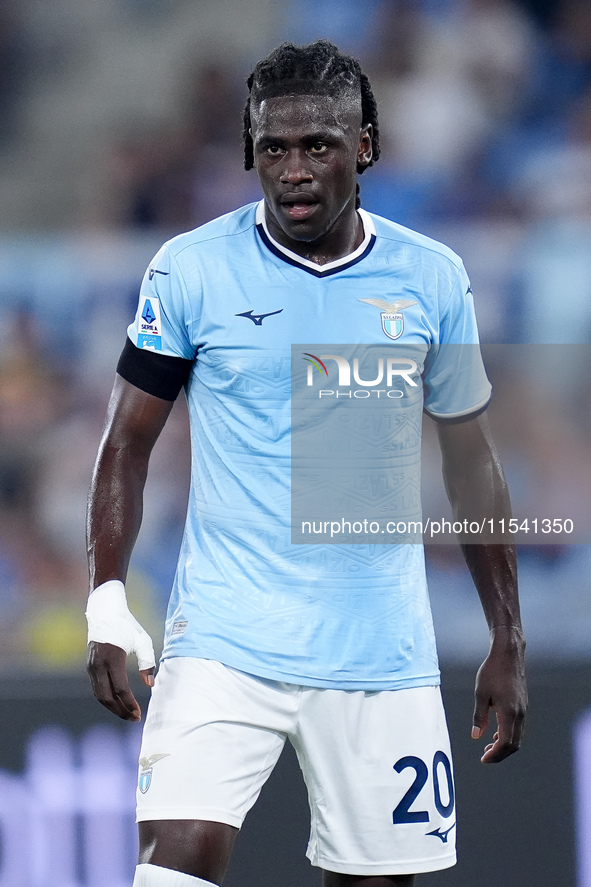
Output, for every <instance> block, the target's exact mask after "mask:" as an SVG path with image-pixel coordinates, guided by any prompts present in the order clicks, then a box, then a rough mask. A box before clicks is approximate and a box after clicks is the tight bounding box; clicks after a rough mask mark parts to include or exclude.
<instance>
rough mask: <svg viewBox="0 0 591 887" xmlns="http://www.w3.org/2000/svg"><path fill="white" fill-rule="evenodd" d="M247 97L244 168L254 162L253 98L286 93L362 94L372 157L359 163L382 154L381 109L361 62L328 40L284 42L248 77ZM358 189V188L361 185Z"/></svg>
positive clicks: (270, 96)
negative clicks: (305, 43) (379, 115)
mask: <svg viewBox="0 0 591 887" xmlns="http://www.w3.org/2000/svg"><path fill="white" fill-rule="evenodd" d="M246 84H247V86H248V91H249V95H248V99H247V101H246V107H245V108H244V131H243V137H244V168H245V169H252V168H253V166H254V150H253V143H252V136H251V134H250V130H251V126H252V123H251V117H250V107H251V102H252V101H255V102H261V101H263V99H268V98H272V97H275V96H283V95H328V96H331V97H333V98H342V97H347V96H349V95H350V96H351V98H352V99H353V100H358V99H359V98H361V125H362V126H367V125H368V124H371V126H372V127H373V134H372V139H371V146H372V159H371V160H370V162H369V163H368V164H367V165H366V166H361V165H359V164H358V165H357V172H358V173H360V174H361V173H362V172H363V171H364V170H365V169H367V167H368V166H372V165H373V164H374V163H375V162H376V160H378V159H379V156H380V133H379V129H378V109H377V105H376V100H375V98H374V95H373V92H372V90H371V86H370V83H369V80H368V78H367V75H366V74H364V73H363V71H362V70H361V67H360V65H359V62H358V61H357V60H356V59H354V58H352V57H351V56H348V55H344V54H343V53H342V52H340V50H339V49H338V48H337V47H336V46H335V45H334V43H330V41H328V40H316V41H315V42H314V43H309V44H308V45H307V46H296V45H295V44H294V43H282V44H281V46H279V47H278V48H277V49H274V50H273V52H272V53H271V54H270V55H268V56H267V58H265V59H263V60H262V61H260V62H259V63H258V64H257V65H256V66H255V68H254V70H253V72H252V74H251V75H250V77H249V78H248V80H247V81H246ZM358 190H359V188H358Z"/></svg>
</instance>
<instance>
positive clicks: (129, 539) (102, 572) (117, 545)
mask: <svg viewBox="0 0 591 887" xmlns="http://www.w3.org/2000/svg"><path fill="white" fill-rule="evenodd" d="M146 474H147V460H146V463H145V465H143V464H142V460H139V459H138V458H137V455H135V454H134V453H133V451H132V448H131V447H130V446H129V445H128V446H124V447H117V446H113V445H112V444H111V443H109V441H108V439H107V440H104V441H103V443H102V444H101V449H100V451H99V455H98V458H97V462H96V466H95V470H94V474H93V478H92V484H91V488H90V495H89V500H88V517H87V553H88V569H89V576H90V588H91V590H92V589H93V588H96V587H97V586H99V585H101V584H102V583H103V582H107V581H108V580H109V579H120V580H121V581H122V582H125V578H126V576H127V569H128V566H129V560H130V558H131V553H132V551H133V546H134V544H135V541H136V538H137V535H138V532H139V529H140V525H141V520H142V503H143V489H144V484H145V479H146Z"/></svg>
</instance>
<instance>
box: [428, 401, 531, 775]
mask: <svg viewBox="0 0 591 887" xmlns="http://www.w3.org/2000/svg"><path fill="white" fill-rule="evenodd" d="M437 431H438V435H439V443H440V446H441V453H442V458H443V476H444V480H445V487H446V490H447V494H448V497H449V500H450V502H451V505H452V509H453V512H454V518H455V519H457V520H464V519H466V518H467V519H469V520H477V521H479V522H480V521H481V520H482V519H484V518H486V519H487V520H488V519H489V518H493V519H494V520H495V524H494V526H498V519H499V518H505V519H506V521H507V522H508V519H509V518H510V516H511V504H510V501H509V494H508V491H507V484H506V481H505V477H504V474H503V469H502V467H501V464H500V461H499V458H498V455H497V452H496V450H495V447H494V443H493V441H492V438H491V434H490V429H489V426H488V419H487V418H486V415H481V416H479V417H477V418H475V419H469V420H468V421H466V422H461V423H457V424H438V426H437ZM460 544H461V548H462V553H463V555H464V558H465V560H466V564H467V565H468V568H469V570H470V573H471V575H472V578H473V580H474V584H475V585H476V589H477V591H478V594H479V596H480V600H481V603H482V607H483V610H484V614H485V617H486V621H487V624H488V627H489V630H490V650H489V653H488V656H487V658H486V660H485V661H484V663H483V664H482V665H481V667H480V669H479V671H478V674H477V677H476V688H475V709H474V722H473V723H474V727H473V730H472V736H473V737H474V738H475V739H479V738H480V737H481V736H482V734H483V733H484V731H485V729H486V727H487V724H488V718H489V711H490V709H493V710H494V711H495V713H496V718H497V732H496V733H495V737H494V741H493V742H492V743H491V744H490V745H488V746H487V747H486V749H485V753H484V755H483V757H482V761H483V763H494V762H498V761H502V760H503V759H504V758H506V757H508V756H509V755H511V754H513V753H514V752H516V751H517V749H518V748H519V746H520V743H521V738H522V734H523V726H524V718H525V711H526V708H527V690H526V685H525V675H524V650H525V641H524V638H523V631H522V627H521V616H520V612H519V598H518V592H517V561H516V556H515V547H514V545H513V544H512V543H510V542H508V541H499V542H494V543H484V542H483V543H476V544H470V543H468V542H465V541H461V543H460Z"/></svg>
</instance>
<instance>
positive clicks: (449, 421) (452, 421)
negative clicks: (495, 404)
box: [423, 394, 492, 425]
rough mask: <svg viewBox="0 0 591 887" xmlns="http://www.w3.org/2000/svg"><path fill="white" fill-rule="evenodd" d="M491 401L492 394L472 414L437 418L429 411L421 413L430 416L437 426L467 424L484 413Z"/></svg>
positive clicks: (424, 410)
mask: <svg viewBox="0 0 591 887" xmlns="http://www.w3.org/2000/svg"><path fill="white" fill-rule="evenodd" d="M491 400H492V394H491V396H490V397H489V399H488V400H487V402H486V403H485V404H484V405H483V406H481V407H479V408H478V409H477V410H474V411H473V412H472V413H463V414H462V415H461V416H451V417H449V416H437V415H435V414H434V413H430V412H429V410H426V409H423V412H424V413H426V414H427V416H430V417H431V419H433V420H434V421H435V422H437V424H438V425H461V424H462V422H469V421H470V419H476V418H477V417H478V416H481V415H482V413H484V412H485V411H486V410H487V409H488V407H489V405H490V402H491Z"/></svg>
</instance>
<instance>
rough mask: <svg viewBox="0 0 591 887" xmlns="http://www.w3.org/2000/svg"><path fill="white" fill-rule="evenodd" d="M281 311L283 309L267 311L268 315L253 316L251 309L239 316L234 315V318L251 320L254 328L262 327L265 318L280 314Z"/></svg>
mask: <svg viewBox="0 0 591 887" xmlns="http://www.w3.org/2000/svg"><path fill="white" fill-rule="evenodd" d="M282 311H283V308H280V309H279V310H278V311H269V313H268V314H253V313H252V308H251V309H250V311H243V312H242V313H241V314H235V315H234V317H248V319H249V320H252V322H253V323H254V325H255V326H262V325H263V320H264V319H265V317H271V316H272V315H273V314H281V312H282Z"/></svg>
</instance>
